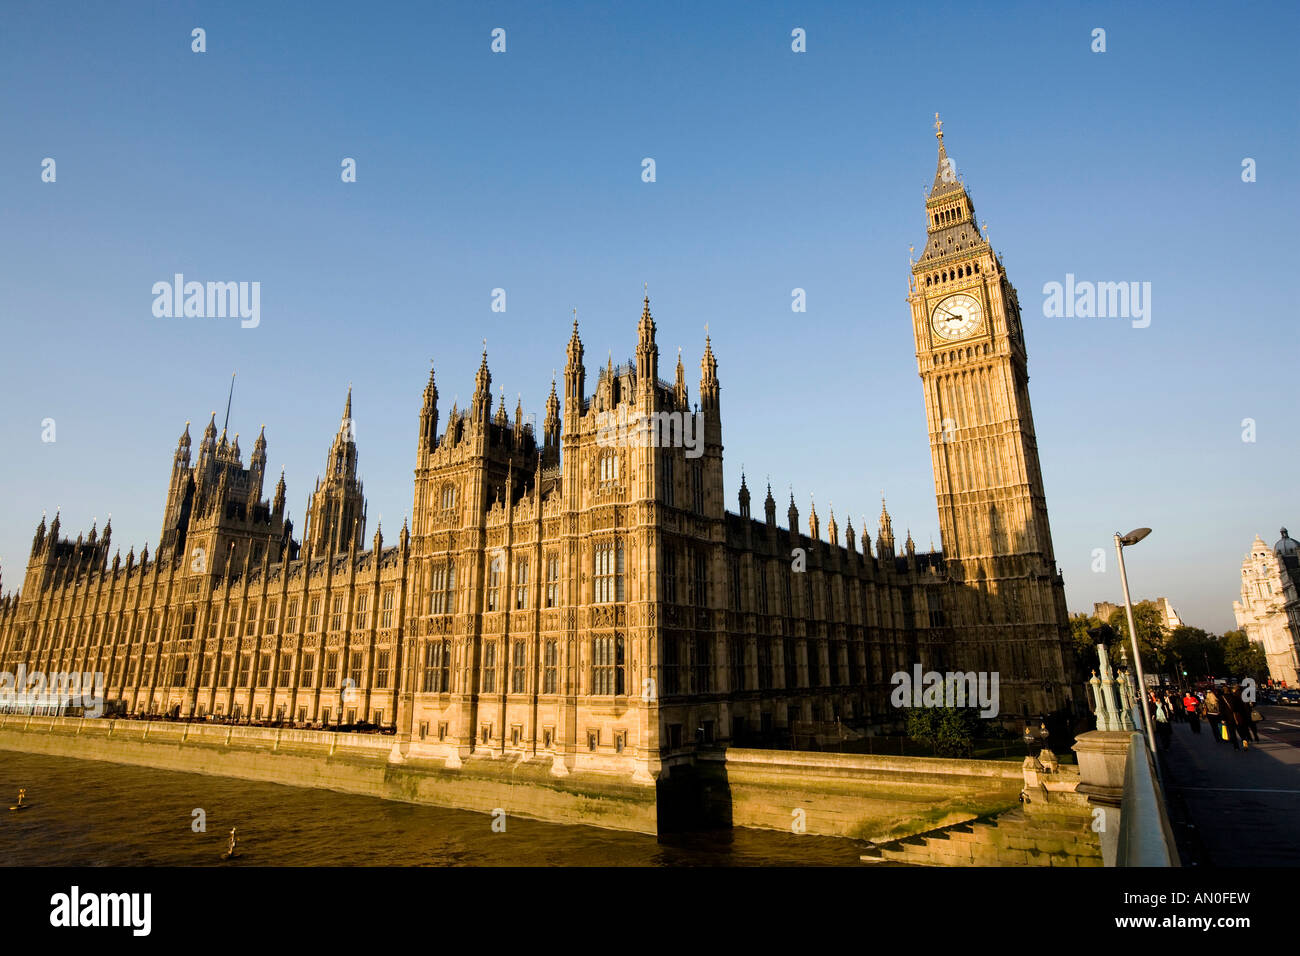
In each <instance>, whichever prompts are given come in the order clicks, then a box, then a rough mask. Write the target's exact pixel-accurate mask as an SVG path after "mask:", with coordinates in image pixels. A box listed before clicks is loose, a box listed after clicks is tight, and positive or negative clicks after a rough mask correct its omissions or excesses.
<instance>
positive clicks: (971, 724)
mask: <svg viewBox="0 0 1300 956" xmlns="http://www.w3.org/2000/svg"><path fill="white" fill-rule="evenodd" d="M979 727H980V717H979V710H978V709H977V708H974V707H909V708H908V710H907V736H909V737H911V738H912V739H913V740H921V741H924V742H925V743H928V744H929V745H930V746H932V747H933V748H934V752H935V754H937V755H938V756H940V757H968V756H970V755H971V754H972V753H973V752H974V750H975V735H976V733H978V731H979Z"/></svg>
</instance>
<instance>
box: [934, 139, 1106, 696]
mask: <svg viewBox="0 0 1300 956" xmlns="http://www.w3.org/2000/svg"><path fill="white" fill-rule="evenodd" d="M935 135H936V137H937V138H938V141H939V160H938V167H937V169H936V171H935V177H934V185H933V186H932V187H931V188H930V191H929V194H928V196H927V198H926V203H925V214H926V234H927V235H926V244H925V250H924V251H923V252H922V254H921V256H920V258H919V259H918V260H916V261H915V262H914V263H913V264H912V275H911V278H910V281H909V295H908V302H909V304H910V305H911V307H912V327H913V332H914V333H915V337H916V360H917V371H918V372H919V374H920V377H921V383H922V389H923V391H924V394H925V408H926V420H927V424H928V427H929V432H930V451H931V458H932V463H933V468H934V487H935V496H936V499H937V503H938V510H939V531H940V535H941V536H942V540H943V552H944V559H945V564H946V566H947V569H948V573H949V574H950V575H951V577H952V581H953V586H954V600H955V604H956V606H955V607H954V608H953V611H954V613H953V616H952V618H953V625H954V627H955V628H956V629H957V634H956V636H957V641H958V645H959V646H961V645H966V646H968V647H971V645H980V647H979V648H978V649H976V648H975V647H971V650H972V651H973V652H974V654H973V656H972V665H971V666H975V665H974V663H973V662H976V661H978V662H980V665H979V666H985V667H996V669H997V670H998V671H999V673H1000V678H999V679H1000V681H1001V687H1002V696H1003V702H1002V711H1003V714H1009V713H1015V714H1019V715H1022V716H1023V715H1025V714H1030V715H1035V716H1036V715H1039V714H1045V713H1048V712H1051V711H1054V710H1057V709H1058V708H1060V707H1062V706H1063V705H1064V703H1065V700H1066V698H1067V697H1068V698H1072V699H1073V701H1074V702H1075V703H1076V704H1077V703H1078V702H1079V701H1081V700H1082V689H1081V688H1078V689H1076V688H1073V687H1072V686H1071V685H1072V683H1073V680H1072V678H1071V677H1070V676H1069V675H1068V671H1067V662H1068V661H1070V660H1071V658H1070V657H1069V656H1068V646H1069V645H1068V641H1069V622H1068V614H1067V611H1066V606H1065V590H1064V584H1063V582H1062V580H1061V577H1060V575H1059V573H1058V572H1057V569H1056V558H1055V555H1054V553H1053V550H1052V535H1051V530H1050V528H1049V526H1048V520H1047V500H1046V497H1045V495H1044V492H1043V479H1042V474H1041V472H1040V470H1039V464H1038V442H1037V438H1036V437H1035V434H1034V420H1033V413H1032V411H1031V409H1030V405H1029V388H1028V382H1029V373H1028V365H1027V356H1026V353H1025V344H1024V336H1023V334H1022V332H1021V325H1020V305H1019V302H1018V300H1017V298H1016V290H1015V288H1014V287H1013V286H1012V285H1011V283H1010V281H1009V280H1008V279H1007V276H1006V273H1005V271H1004V270H1003V267H1002V262H1001V260H1000V259H999V258H998V256H997V255H996V253H994V251H993V249H992V247H991V246H990V245H989V243H988V239H987V236H984V235H981V233H980V231H979V230H978V229H977V228H976V225H975V206H974V203H973V202H972V201H971V198H970V194H969V193H967V191H966V186H965V184H964V183H963V182H962V181H961V179H960V178H958V176H957V172H956V167H955V165H954V164H953V161H952V159H951V158H950V157H949V156H948V151H947V147H946V145H945V143H944V133H943V124H942V123H941V122H940V120H939V116H938V114H937V113H936V114H935Z"/></svg>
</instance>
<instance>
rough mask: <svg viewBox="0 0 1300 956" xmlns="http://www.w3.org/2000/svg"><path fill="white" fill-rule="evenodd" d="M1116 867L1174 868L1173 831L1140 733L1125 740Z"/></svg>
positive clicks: (1154, 770)
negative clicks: (1122, 797)
mask: <svg viewBox="0 0 1300 956" xmlns="http://www.w3.org/2000/svg"><path fill="white" fill-rule="evenodd" d="M1115 865H1116V866H1178V865H1179V862H1178V848H1177V846H1176V845H1175V843H1174V831H1173V828H1172V827H1171V826H1170V825H1169V814H1168V813H1167V812H1166V811H1165V795H1164V792H1163V788H1162V787H1161V786H1160V781H1159V780H1158V779H1157V777H1156V767H1155V761H1154V758H1153V757H1152V755H1151V750H1150V749H1149V748H1148V747H1147V743H1146V738H1145V737H1144V736H1143V735H1142V734H1140V733H1139V734H1133V736H1132V737H1131V738H1130V740H1129V747H1128V761H1127V763H1126V764H1125V766H1124V802H1123V805H1122V808H1121V811H1120V820H1119V848H1118V851H1117V857H1116V864H1115Z"/></svg>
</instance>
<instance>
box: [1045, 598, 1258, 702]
mask: <svg viewBox="0 0 1300 956" xmlns="http://www.w3.org/2000/svg"><path fill="white" fill-rule="evenodd" d="M1133 621H1134V624H1135V625H1136V626H1137V634H1138V648H1139V649H1140V651H1141V653H1142V667H1143V669H1144V670H1145V671H1146V673H1148V674H1168V675H1170V676H1171V677H1172V678H1173V679H1174V680H1175V681H1179V682H1181V681H1183V680H1186V681H1188V682H1195V681H1199V680H1204V679H1205V678H1208V677H1230V678H1241V677H1253V678H1255V680H1256V681H1259V682H1261V683H1262V682H1263V680H1264V679H1265V678H1266V677H1267V676H1268V659H1267V656H1266V655H1265V653H1264V647H1263V645H1262V644H1259V643H1256V642H1253V641H1251V640H1250V639H1249V638H1247V636H1246V634H1245V632H1243V631H1228V632H1227V633H1226V634H1224V635H1223V636H1222V637H1220V636H1218V635H1216V634H1211V633H1210V632H1209V631H1206V630H1203V629H1201V628H1199V627H1190V626H1188V625H1182V626H1181V627H1176V628H1174V629H1173V630H1172V631H1166V630H1165V628H1164V623H1163V620H1162V619H1161V616H1160V612H1159V610H1158V609H1157V607H1156V605H1155V603H1154V602H1152V601H1142V602H1140V603H1138V604H1135V605H1133ZM1100 623H1101V622H1100V621H1099V620H1098V619H1097V618H1096V617H1092V616H1090V615H1087V614H1073V615H1071V616H1070V636H1071V637H1072V638H1073V644H1074V652H1075V657H1076V659H1077V660H1078V661H1079V663H1080V664H1081V665H1082V666H1083V668H1084V671H1085V673H1087V674H1091V672H1092V671H1093V670H1094V669H1096V667H1097V651H1096V648H1095V646H1094V645H1093V643H1092V639H1091V638H1090V637H1089V636H1088V629H1089V628H1091V627H1096V626H1097V625H1098V624H1100ZM1106 623H1107V624H1109V625H1110V626H1111V627H1113V628H1114V629H1115V630H1116V632H1117V633H1118V634H1119V635H1120V637H1121V640H1120V641H1118V642H1117V644H1116V645H1112V647H1111V650H1110V658H1111V662H1112V663H1114V664H1116V665H1121V664H1124V663H1126V662H1127V661H1128V659H1129V657H1130V656H1132V655H1131V654H1130V652H1129V637H1128V617H1127V615H1126V614H1125V613H1124V609H1123V608H1122V607H1121V608H1116V609H1115V610H1114V611H1112V612H1111V615H1110V620H1108V621H1107V622H1106ZM1184 671H1185V672H1186V673H1184Z"/></svg>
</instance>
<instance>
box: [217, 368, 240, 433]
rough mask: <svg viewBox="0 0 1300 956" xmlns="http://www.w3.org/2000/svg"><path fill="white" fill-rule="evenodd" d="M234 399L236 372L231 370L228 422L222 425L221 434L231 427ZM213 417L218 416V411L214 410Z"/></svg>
mask: <svg viewBox="0 0 1300 956" xmlns="http://www.w3.org/2000/svg"><path fill="white" fill-rule="evenodd" d="M234 400H235V373H234V372H231V373H230V394H229V395H227V396H226V423H225V424H224V425H222V426H221V434H223V435H224V434H225V433H226V429H227V428H229V427H230V403H231V402H233V401H234ZM213 417H216V412H213Z"/></svg>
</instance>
